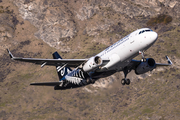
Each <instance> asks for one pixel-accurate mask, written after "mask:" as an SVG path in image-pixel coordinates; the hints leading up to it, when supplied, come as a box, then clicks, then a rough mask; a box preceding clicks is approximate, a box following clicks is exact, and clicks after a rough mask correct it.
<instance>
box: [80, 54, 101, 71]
mask: <svg viewBox="0 0 180 120" xmlns="http://www.w3.org/2000/svg"><path fill="white" fill-rule="evenodd" d="M102 63H103V61H102V59H101V57H99V56H95V57H91V58H90V59H89V60H88V61H87V62H86V63H85V64H84V66H83V70H84V71H85V72H88V71H91V70H95V69H97V68H98V67H99V66H101V65H102Z"/></svg>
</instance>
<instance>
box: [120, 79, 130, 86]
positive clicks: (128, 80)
mask: <svg viewBox="0 0 180 120" xmlns="http://www.w3.org/2000/svg"><path fill="white" fill-rule="evenodd" d="M130 83H131V81H130V79H126V78H125V79H122V80H121V84H122V85H125V84H126V85H129V84H130Z"/></svg>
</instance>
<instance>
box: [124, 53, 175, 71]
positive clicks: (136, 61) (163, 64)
mask: <svg viewBox="0 0 180 120" xmlns="http://www.w3.org/2000/svg"><path fill="white" fill-rule="evenodd" d="M166 59H167V61H168V63H156V67H159V66H170V65H172V62H171V60H170V59H169V58H168V56H166ZM141 62H142V61H141V60H133V59H132V60H131V62H130V63H129V64H128V66H127V68H128V69H129V70H132V69H135V67H136V66H138V65H139V64H140V63H141Z"/></svg>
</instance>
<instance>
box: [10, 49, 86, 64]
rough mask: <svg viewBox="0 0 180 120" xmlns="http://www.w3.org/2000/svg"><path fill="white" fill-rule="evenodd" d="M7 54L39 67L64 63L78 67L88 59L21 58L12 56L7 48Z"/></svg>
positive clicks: (14, 58)
mask: <svg viewBox="0 0 180 120" xmlns="http://www.w3.org/2000/svg"><path fill="white" fill-rule="evenodd" d="M7 51H8V53H9V56H10V57H11V59H12V60H17V61H23V62H30V63H34V64H39V65H41V67H43V66H44V65H51V66H62V65H65V64H66V67H78V66H79V65H81V64H82V63H84V62H86V61H87V60H88V59H41V58H22V57H14V56H13V55H12V53H11V52H10V51H9V50H8V49H7Z"/></svg>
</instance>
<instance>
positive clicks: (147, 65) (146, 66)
mask: <svg viewBox="0 0 180 120" xmlns="http://www.w3.org/2000/svg"><path fill="white" fill-rule="evenodd" d="M154 68H156V62H155V60H154V59H153V58H147V59H146V61H145V62H141V63H140V64H139V65H138V66H137V67H136V68H135V73H136V74H137V75H139V74H144V73H146V72H148V71H151V70H153V69H154Z"/></svg>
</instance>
